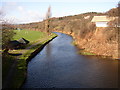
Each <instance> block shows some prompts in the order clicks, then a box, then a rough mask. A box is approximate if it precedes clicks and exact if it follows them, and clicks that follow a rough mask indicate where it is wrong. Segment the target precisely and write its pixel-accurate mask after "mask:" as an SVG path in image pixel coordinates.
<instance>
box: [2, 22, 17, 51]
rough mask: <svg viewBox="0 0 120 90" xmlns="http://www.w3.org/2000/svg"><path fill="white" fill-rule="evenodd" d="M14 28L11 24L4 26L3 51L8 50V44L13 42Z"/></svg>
mask: <svg viewBox="0 0 120 90" xmlns="http://www.w3.org/2000/svg"><path fill="white" fill-rule="evenodd" d="M13 29H14V27H13V26H12V25H10V24H3V25H2V49H5V48H8V42H9V41H10V40H12V38H13V36H14V35H15V32H13Z"/></svg>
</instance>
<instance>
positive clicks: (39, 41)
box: [3, 30, 57, 88]
mask: <svg viewBox="0 0 120 90" xmlns="http://www.w3.org/2000/svg"><path fill="white" fill-rule="evenodd" d="M15 32H16V33H17V34H16V35H15V37H14V40H18V39H20V38H22V37H23V38H25V39H27V40H29V41H30V44H29V45H27V47H26V48H25V49H18V50H10V51H9V53H10V54H12V55H13V56H10V55H9V56H10V57H9V58H7V57H8V56H5V58H6V60H7V61H5V60H4V62H3V71H4V72H3V77H4V78H6V77H9V76H7V75H8V72H9V70H10V69H11V67H12V66H13V63H14V61H16V62H17V63H16V65H15V66H14V68H13V67H12V69H13V71H14V73H11V75H12V77H11V79H10V80H11V81H9V80H7V82H9V85H10V86H9V87H7V86H6V88H20V87H21V86H22V84H23V83H24V81H25V79H26V74H27V62H26V60H27V59H28V58H29V57H30V56H31V54H32V53H34V52H35V51H36V50H37V49H38V48H40V47H42V46H43V45H44V44H46V42H49V41H50V40H52V39H53V38H55V37H56V36H57V34H55V33H51V34H50V35H49V36H48V35H47V34H46V33H44V32H39V31H29V30H28V31H27V30H22V31H16V30H15ZM25 32H27V33H29V34H28V35H26V33H25ZM28 47H29V48H28ZM15 54H21V55H18V56H14V55H15ZM12 57H13V58H14V59H13V58H12Z"/></svg>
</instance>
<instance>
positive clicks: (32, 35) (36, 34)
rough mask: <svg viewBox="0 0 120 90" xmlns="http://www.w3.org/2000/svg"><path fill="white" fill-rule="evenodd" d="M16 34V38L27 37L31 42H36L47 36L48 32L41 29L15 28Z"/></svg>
mask: <svg viewBox="0 0 120 90" xmlns="http://www.w3.org/2000/svg"><path fill="white" fill-rule="evenodd" d="M14 32H15V33H16V35H15V36H14V37H13V39H14V40H18V39H20V38H25V39H26V40H28V41H30V42H34V41H36V40H39V39H42V38H45V37H46V36H47V34H46V33H44V32H40V31H31V30H20V31H19V30H14Z"/></svg>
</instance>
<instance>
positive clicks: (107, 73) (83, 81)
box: [23, 33, 118, 88]
mask: <svg viewBox="0 0 120 90" xmlns="http://www.w3.org/2000/svg"><path fill="white" fill-rule="evenodd" d="M57 34H58V35H59V36H58V37H57V38H55V39H54V40H53V41H51V42H50V43H49V44H48V45H47V46H46V47H45V48H44V49H43V50H42V51H41V52H40V53H38V54H37V55H36V56H35V57H34V58H33V59H32V60H31V61H30V62H29V64H28V70H27V71H28V74H27V80H26V82H25V84H24V86H23V88H52V87H55V88H116V87H118V61H113V60H100V59H97V58H96V59H92V58H86V57H84V56H81V55H79V54H77V53H76V52H77V51H78V50H77V48H76V47H75V46H73V45H72V44H71V42H72V37H70V36H68V35H65V34H61V33H57Z"/></svg>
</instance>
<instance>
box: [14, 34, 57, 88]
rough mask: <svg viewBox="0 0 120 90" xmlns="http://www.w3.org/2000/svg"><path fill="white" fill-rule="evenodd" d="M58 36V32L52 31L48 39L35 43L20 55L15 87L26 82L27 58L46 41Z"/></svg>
mask: <svg viewBox="0 0 120 90" xmlns="http://www.w3.org/2000/svg"><path fill="white" fill-rule="evenodd" d="M56 36H57V35H56V34H53V33H52V34H51V35H50V36H49V37H48V38H47V39H46V40H44V41H42V42H41V43H38V44H36V45H34V46H33V47H31V48H30V49H28V50H26V52H25V53H24V54H22V55H21V56H20V57H19V60H18V65H17V67H16V68H17V72H16V75H15V77H14V83H13V87H14V88H20V87H21V86H22V84H23V83H24V80H25V78H26V72H27V62H26V60H27V59H28V58H29V57H30V56H31V54H32V53H34V52H35V51H36V50H37V49H38V48H40V47H41V46H43V45H44V44H45V43H46V42H48V41H49V40H51V39H53V38H54V37H56Z"/></svg>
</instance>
